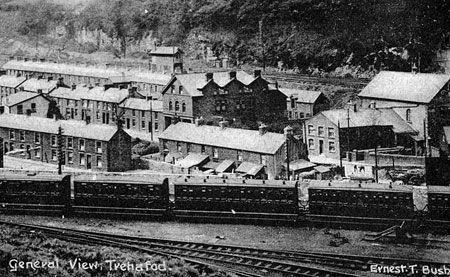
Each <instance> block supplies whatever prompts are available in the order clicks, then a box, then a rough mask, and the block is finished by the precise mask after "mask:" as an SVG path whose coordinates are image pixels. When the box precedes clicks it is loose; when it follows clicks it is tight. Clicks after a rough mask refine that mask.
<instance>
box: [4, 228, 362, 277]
mask: <svg viewBox="0 0 450 277" xmlns="http://www.w3.org/2000/svg"><path fill="white" fill-rule="evenodd" d="M0 223H1V224H7V225H10V226H14V227H19V228H25V229H29V230H38V231H40V232H42V233H44V234H47V235H49V236H52V237H57V238H59V239H62V240H69V241H73V242H78V243H89V244H107V245H110V246H118V247H124V248H131V249H134V250H139V251H143V252H148V253H153V254H158V255H162V256H169V257H175V258H180V259H184V260H185V261H186V262H188V263H194V264H200V265H202V263H203V262H202V261H207V263H206V264H207V265H211V264H214V265H219V266H222V265H223V264H228V265H231V266H232V267H233V268H235V267H236V266H238V267H240V268H247V269H250V270H252V271H261V270H262V271H265V272H273V273H280V274H283V275H284V274H286V275H290V276H300V277H311V276H316V277H320V276H325V277H334V276H335V277H355V276H360V275H354V274H350V273H345V272H340V271H334V270H331V269H322V268H317V267H313V266H310V265H303V264H300V263H298V262H291V261H286V260H278V259H274V258H267V257H266V258H261V257H258V256H253V255H245V254H236V253H230V252H228V253H227V252H226V251H214V250H212V249H205V248H203V247H202V248H203V249H200V248H199V247H197V246H196V245H195V244H191V243H185V245H183V246H179V245H177V244H178V243H179V242H175V243H173V241H172V245H170V244H169V243H165V244H163V243H157V242H152V240H151V239H145V240H141V241H139V240H137V239H136V238H133V239H130V238H132V237H126V236H122V237H124V238H118V237H120V236H115V235H106V234H100V233H94V232H82V231H75V230H71V229H64V228H53V227H45V226H37V225H29V224H16V223H10V222H0ZM125 238H127V239H125ZM156 241H162V240H156ZM168 242H171V241H168ZM210 246H214V245H210ZM222 267H223V266H222ZM247 273H248V272H247ZM250 274H252V273H251V272H250Z"/></svg>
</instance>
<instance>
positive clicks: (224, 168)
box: [215, 160, 234, 173]
mask: <svg viewBox="0 0 450 277" xmlns="http://www.w3.org/2000/svg"><path fill="white" fill-rule="evenodd" d="M233 164H234V161H232V160H224V161H223V162H221V163H220V164H219V165H218V166H217V167H216V169H215V170H216V172H218V173H222V172H225V171H227V170H228V169H229V168H230V167H231V166H233Z"/></svg>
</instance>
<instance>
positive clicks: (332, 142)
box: [328, 141, 336, 152]
mask: <svg viewBox="0 0 450 277" xmlns="http://www.w3.org/2000/svg"><path fill="white" fill-rule="evenodd" d="M328 150H329V151H330V152H336V146H335V144H334V141H330V142H329V143H328Z"/></svg>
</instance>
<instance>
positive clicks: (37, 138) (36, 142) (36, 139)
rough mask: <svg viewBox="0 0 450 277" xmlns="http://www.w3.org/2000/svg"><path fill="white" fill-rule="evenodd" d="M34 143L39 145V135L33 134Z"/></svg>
mask: <svg viewBox="0 0 450 277" xmlns="http://www.w3.org/2000/svg"><path fill="white" fill-rule="evenodd" d="M34 143H35V144H41V134H39V133H34Z"/></svg>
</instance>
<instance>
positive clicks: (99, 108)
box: [97, 102, 102, 110]
mask: <svg viewBox="0 0 450 277" xmlns="http://www.w3.org/2000/svg"><path fill="white" fill-rule="evenodd" d="M101 109H102V103H100V102H97V110H101Z"/></svg>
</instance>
